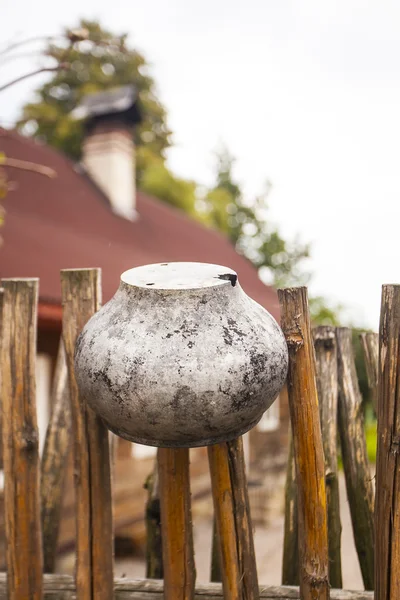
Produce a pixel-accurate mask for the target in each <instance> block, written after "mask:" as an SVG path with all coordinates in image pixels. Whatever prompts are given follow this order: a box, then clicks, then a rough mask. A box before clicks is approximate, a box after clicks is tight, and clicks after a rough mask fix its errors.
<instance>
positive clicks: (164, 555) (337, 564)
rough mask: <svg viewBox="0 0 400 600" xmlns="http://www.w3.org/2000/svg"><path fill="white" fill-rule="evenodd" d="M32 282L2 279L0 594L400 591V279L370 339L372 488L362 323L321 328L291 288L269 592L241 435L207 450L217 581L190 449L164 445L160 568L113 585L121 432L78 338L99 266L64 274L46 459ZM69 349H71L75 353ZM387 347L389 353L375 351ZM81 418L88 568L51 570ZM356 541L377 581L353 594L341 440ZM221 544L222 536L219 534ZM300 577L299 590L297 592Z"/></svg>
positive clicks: (79, 480)
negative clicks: (203, 580)
mask: <svg viewBox="0 0 400 600" xmlns="http://www.w3.org/2000/svg"><path fill="white" fill-rule="evenodd" d="M38 285H39V282H38V280H36V279H6V280H3V281H2V290H1V293H0V302H1V311H0V315H1V317H0V345H1V353H0V357H1V361H0V376H1V401H2V443H3V463H4V478H5V484H4V504H5V524H6V540H7V553H6V562H7V577H6V575H5V574H0V600H1V599H3V598H4V599H5V598H10V599H12V600H30V599H35V600H39V599H41V598H49V599H50V598H51V599H52V600H67V599H68V600H70V599H71V600H72V599H73V598H77V599H78V600H110V599H111V598H116V599H118V600H128V599H137V600H158V599H159V598H161V597H164V598H166V600H172V599H173V600H192V599H194V598H196V599H200V598H202V599H204V600H207V599H211V598H213V599H214V600H217V599H218V598H222V597H223V598H224V599H230V600H231V599H232V600H256V599H258V598H269V599H270V600H272V599H276V600H278V599H280V600H284V599H285V600H291V599H295V598H302V599H304V600H316V599H320V600H326V599H328V598H332V599H336V600H350V599H351V600H367V599H368V600H369V599H371V598H372V597H373V592H372V591H369V590H373V589H374V588H375V598H376V600H398V599H399V598H400V576H399V571H400V567H399V565H400V477H399V475H398V473H400V470H399V449H400V410H399V408H400V407H399V402H400V393H399V389H400V388H399V385H400V384H399V382H400V348H399V340H400V286H384V287H383V293H382V307H381V321H380V331H379V341H377V335H375V334H372V335H369V336H368V337H366V336H364V338H363V340H362V344H363V348H364V349H365V357H366V361H367V370H368V375H369V382H370V385H371V389H372V391H373V397H374V402H375V403H376V411H377V416H378V449H377V465H376V467H377V473H376V497H375V507H374V488H373V481H372V476H371V470H370V466H369V465H368V459H367V453H366V442H365V433H364V425H363V413H362V407H361V394H360V391H359V387H358V381H357V374H356V370H355V363H354V357H353V352H352V345H351V335H352V332H351V331H350V330H349V329H344V328H332V327H319V328H317V329H316V330H314V331H312V330H311V326H310V319H309V312H308V301H307V290H306V288H290V289H284V290H280V291H279V298H280V304H281V323H282V329H283V331H284V334H285V337H286V340H287V344H288V349H289V374H288V382H287V383H288V395H289V405H290V416H291V423H292V436H291V442H290V446H291V448H290V453H289V461H288V471H287V485H286V504H285V511H286V514H285V539H284V557H283V575H282V583H283V584H284V585H282V587H273V586H259V584H258V581H257V570H256V561H255V553H254V543H253V530H252V525H251V518H250V510H249V500H248V491H247V484H246V475H245V466H244V456H243V447H242V441H241V439H238V440H236V441H234V442H229V443H223V444H218V445H216V446H210V447H209V449H208V456H209V465H210V473H211V481H212V495H213V501H214V514H215V525H214V531H215V535H214V539H215V544H214V549H213V550H214V551H213V565H212V567H213V569H212V570H213V574H214V578H216V579H220V580H221V581H222V586H221V584H219V583H211V584H207V585H196V582H195V557H194V550H193V537H192V529H191V508H190V481H189V470H188V460H189V458H188V457H189V454H188V450H185V449H177V450H173V449H160V450H159V453H158V464H159V467H160V468H159V471H158V472H157V471H155V473H154V474H153V476H152V478H150V481H149V504H148V507H147V508H148V516H149V515H150V516H151V514H152V510H153V509H158V507H159V509H160V511H161V523H162V527H161V530H160V526H159V520H157V518H155V519H152V518H149V519H148V524H149V537H148V542H149V546H148V570H147V573H148V577H159V578H160V577H163V581H160V580H156V579H150V578H148V579H146V580H143V581H129V580H126V579H124V580H114V577H113V522H112V521H113V520H112V513H113V510H112V493H111V490H112V485H111V482H112V469H111V464H112V461H111V460H110V454H111V453H112V448H110V445H109V440H110V436H109V433H108V431H107V430H106V428H105V427H104V425H103V423H102V422H101V421H100V420H99V419H98V418H97V417H96V416H95V414H94V413H93V412H92V411H91V410H90V409H89V408H88V407H87V406H86V405H85V404H84V402H83V401H82V399H81V398H80V397H79V393H78V388H77V385H76V381H75V377H74V370H73V354H74V346H75V341H76V338H77V335H78V334H79V332H80V330H81V329H82V327H83V325H84V324H85V322H86V321H87V320H88V319H89V318H90V317H91V315H93V313H94V312H95V311H96V310H98V309H99V306H100V303H101V290H100V273H99V271H98V270H96V269H86V270H69V271H63V272H62V273H61V289H62V303H63V341H64V345H63V347H61V349H60V353H59V359H58V367H57V370H56V376H55V383H54V390H53V409H52V414H51V418H50V424H49V427H48V431H47V436H46V443H45V449H44V454H43V457H42V460H41V461H40V459H39V450H38V429H37V421H36V405H35V375H34V374H35V353H36V321H37V302H38ZM64 348H65V351H64ZM378 348H379V358H378ZM71 424H72V432H73V440H74V476H75V491H76V575H75V578H71V577H67V576H61V575H56V574H45V575H43V572H45V573H49V572H51V571H53V569H54V556H55V554H56V544H57V532H58V524H59V519H60V506H61V498H62V483H63V476H64V471H65V463H66V456H67V448H68V439H69V434H70V427H71ZM338 434H339V438H340V449H341V456H342V462H343V468H344V473H345V478H346V487H347V495H348V499H349V503H350V510H351V517H352V524H353V532H354V539H355V543H356V549H357V553H358V557H359V562H360V567H361V572H362V576H363V581H364V586H365V589H366V590H367V591H361V592H349V591H344V590H342V589H331V586H332V587H335V588H341V587H342V575H341V559H340V536H341V524H340V516H339V488H338V466H337V465H338V459H337V448H338V444H337V437H338ZM210 544H211V540H210ZM297 585H299V587H296V586H297Z"/></svg>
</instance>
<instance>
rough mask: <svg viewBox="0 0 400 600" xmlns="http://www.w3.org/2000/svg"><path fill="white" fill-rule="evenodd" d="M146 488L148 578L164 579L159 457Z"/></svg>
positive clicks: (155, 461)
mask: <svg viewBox="0 0 400 600" xmlns="http://www.w3.org/2000/svg"><path fill="white" fill-rule="evenodd" d="M145 487H146V489H147V491H148V498H147V503H146V533H147V539H146V578H148V579H163V578H164V570H163V560H162V535H161V512H160V485H159V477H158V464H157V457H156V459H155V460H154V469H153V472H152V473H151V474H150V475H149V477H148V478H147V481H146V484H145Z"/></svg>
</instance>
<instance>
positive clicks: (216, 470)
mask: <svg viewBox="0 0 400 600" xmlns="http://www.w3.org/2000/svg"><path fill="white" fill-rule="evenodd" d="M208 458H209V463H210V473H211V485H212V493H213V501H214V514H215V528H216V536H217V548H218V550H219V553H220V557H219V561H218V562H219V565H220V571H221V579H222V585H223V588H224V598H225V599H226V600H228V599H229V600H236V599H238V600H241V599H242V598H245V599H246V600H256V599H258V598H259V589H258V580H257V567H256V558H255V551H254V541H253V530H252V524H251V518H250V506H249V498H248V491H247V481H246V472H245V457H244V452H243V441H242V438H238V439H237V440H234V441H232V442H226V443H222V444H216V445H214V446H209V447H208Z"/></svg>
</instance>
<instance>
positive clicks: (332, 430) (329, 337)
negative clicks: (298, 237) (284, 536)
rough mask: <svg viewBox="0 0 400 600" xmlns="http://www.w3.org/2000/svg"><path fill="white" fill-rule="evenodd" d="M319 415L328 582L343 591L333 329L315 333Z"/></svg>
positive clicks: (322, 327) (318, 328) (336, 392)
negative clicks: (324, 490)
mask: <svg viewBox="0 0 400 600" xmlns="http://www.w3.org/2000/svg"><path fill="white" fill-rule="evenodd" d="M313 339H314V348H315V357H316V373H317V390H318V402H319V414H320V422H321V433H322V444H323V447H324V457H325V487H326V504H327V511H328V548H329V583H330V584H331V586H332V587H334V588H341V587H342V585H343V583H342V564H341V558H340V538H341V535H342V525H341V522H340V503H339V479H338V459H337V434H338V426H337V411H338V381H337V346H336V339H335V329H334V327H329V326H321V327H316V328H315V329H314V330H313Z"/></svg>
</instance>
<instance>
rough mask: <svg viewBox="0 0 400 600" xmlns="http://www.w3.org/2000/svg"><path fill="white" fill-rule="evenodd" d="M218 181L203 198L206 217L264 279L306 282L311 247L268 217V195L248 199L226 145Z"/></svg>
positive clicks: (219, 158) (220, 154)
mask: <svg viewBox="0 0 400 600" xmlns="http://www.w3.org/2000/svg"><path fill="white" fill-rule="evenodd" d="M216 159H217V164H216V177H215V179H216V181H215V185H214V187H213V188H212V189H211V190H209V191H208V193H207V194H206V195H205V196H204V198H203V210H204V211H205V213H206V218H207V221H208V222H209V223H210V224H211V225H212V226H214V227H216V228H217V229H219V230H220V231H222V232H223V233H226V234H227V235H228V237H229V238H230V240H231V241H232V243H233V244H234V245H235V247H236V249H237V250H238V251H239V252H241V253H242V254H244V256H246V257H247V258H248V259H249V260H250V261H251V262H252V263H253V264H254V265H255V266H256V267H257V268H258V269H259V271H260V275H261V277H262V278H263V279H268V280H269V281H268V282H269V283H273V284H274V285H276V286H283V285H291V284H293V283H297V284H300V283H305V282H306V280H307V275H306V274H305V273H304V270H303V269H302V262H303V260H304V259H305V258H307V257H308V256H309V248H308V246H307V245H302V244H300V243H299V242H296V241H292V242H289V241H286V240H284V239H283V237H282V236H281V234H280V232H279V230H278V228H277V227H276V226H274V225H273V224H272V223H271V222H270V221H269V219H268V205H267V201H266V200H267V196H268V191H269V187H270V186H268V191H267V193H266V194H264V195H263V196H259V197H257V198H254V199H253V200H252V202H248V201H247V200H246V199H245V198H244V196H243V193H242V190H241V188H240V186H239V184H238V183H237V182H236V181H235V180H234V178H233V173H232V169H233V164H234V159H233V157H232V156H231V154H230V153H229V152H228V150H226V149H223V150H222V151H220V152H218V153H217V156H216Z"/></svg>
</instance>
